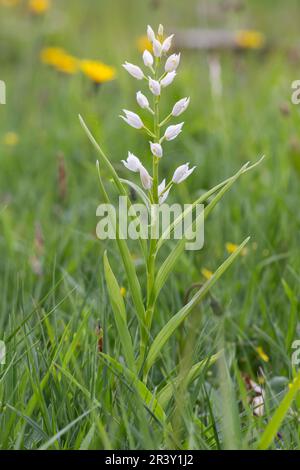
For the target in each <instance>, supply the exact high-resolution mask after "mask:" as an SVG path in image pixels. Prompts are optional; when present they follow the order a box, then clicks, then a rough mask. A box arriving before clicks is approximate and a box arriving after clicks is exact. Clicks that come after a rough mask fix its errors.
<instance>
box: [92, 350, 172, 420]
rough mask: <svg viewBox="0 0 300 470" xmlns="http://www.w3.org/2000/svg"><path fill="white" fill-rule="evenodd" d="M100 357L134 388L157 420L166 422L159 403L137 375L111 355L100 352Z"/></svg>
mask: <svg viewBox="0 0 300 470" xmlns="http://www.w3.org/2000/svg"><path fill="white" fill-rule="evenodd" d="M101 357H102V359H103V360H104V362H105V363H106V364H107V365H108V366H109V367H110V368H111V370H112V371H113V373H114V374H115V375H117V377H119V378H120V380H122V381H123V382H124V383H125V385H127V387H128V388H129V389H132V388H133V389H134V390H135V391H136V393H137V394H138V396H139V397H140V399H141V400H142V402H143V404H144V406H145V408H146V409H147V410H148V411H149V412H150V413H151V414H152V415H153V416H154V417H155V418H156V419H157V421H158V422H159V423H160V424H161V425H164V424H166V421H167V418H166V415H165V412H164V410H163V408H162V407H161V405H160V404H159V403H158V401H157V399H156V398H155V397H154V395H153V394H152V393H151V392H150V390H149V389H148V388H147V387H146V385H145V384H144V383H143V382H142V381H141V380H139V379H138V377H137V376H136V375H135V374H134V373H133V372H132V371H130V370H129V369H128V368H127V367H125V366H124V365H123V364H120V362H118V361H116V360H115V359H113V358H112V357H111V356H109V355H108V354H105V353H101Z"/></svg>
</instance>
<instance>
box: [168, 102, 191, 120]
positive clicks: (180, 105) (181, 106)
mask: <svg viewBox="0 0 300 470" xmlns="http://www.w3.org/2000/svg"><path fill="white" fill-rule="evenodd" d="M189 104H190V98H182V99H181V100H179V101H177V103H175V105H174V107H173V110H172V116H174V117H177V116H180V114H182V113H183V112H184V111H185V110H186V109H187V107H188V105H189Z"/></svg>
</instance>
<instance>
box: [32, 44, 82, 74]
mask: <svg viewBox="0 0 300 470" xmlns="http://www.w3.org/2000/svg"><path fill="white" fill-rule="evenodd" d="M40 58H41V61H42V62H43V63H44V64H47V65H51V66H52V67H54V68H55V69H56V70H58V71H59V72H63V73H66V74H69V75H72V74H74V73H76V72H77V71H78V63H79V61H78V59H76V57H73V56H72V55H70V54H68V53H67V52H66V51H65V50H64V49H62V48H60V47H45V48H44V49H42V51H41V54H40Z"/></svg>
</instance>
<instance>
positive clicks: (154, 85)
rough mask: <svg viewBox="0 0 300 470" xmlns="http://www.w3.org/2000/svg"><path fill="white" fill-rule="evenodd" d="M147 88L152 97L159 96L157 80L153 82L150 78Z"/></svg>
mask: <svg viewBox="0 0 300 470" xmlns="http://www.w3.org/2000/svg"><path fill="white" fill-rule="evenodd" d="M149 88H150V90H151V92H152V93H153V95H155V96H159V95H160V83H159V82H158V81H157V80H153V79H152V78H151V77H149Z"/></svg>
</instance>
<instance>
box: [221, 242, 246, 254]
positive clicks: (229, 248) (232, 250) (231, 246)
mask: <svg viewBox="0 0 300 470" xmlns="http://www.w3.org/2000/svg"><path fill="white" fill-rule="evenodd" d="M225 246H226V250H227V252H228V253H229V254H230V255H231V254H232V253H235V252H236V250H237V249H238V247H239V245H236V244H235V243H231V242H228V243H226V245H225ZM247 253H248V250H247V248H246V247H245V248H243V249H242V251H241V255H242V256H246V254H247Z"/></svg>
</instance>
